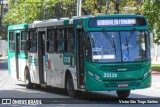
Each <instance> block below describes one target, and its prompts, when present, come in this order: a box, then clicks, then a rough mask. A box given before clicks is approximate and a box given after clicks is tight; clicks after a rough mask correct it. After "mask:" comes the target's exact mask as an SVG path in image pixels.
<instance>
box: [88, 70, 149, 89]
mask: <svg viewBox="0 0 160 107" xmlns="http://www.w3.org/2000/svg"><path fill="white" fill-rule="evenodd" d="M150 86H151V73H150V74H148V76H147V77H146V78H143V79H141V80H130V81H101V80H96V79H94V78H92V77H90V76H89V75H87V78H86V91H115V90H134V89H143V88H148V87H150Z"/></svg>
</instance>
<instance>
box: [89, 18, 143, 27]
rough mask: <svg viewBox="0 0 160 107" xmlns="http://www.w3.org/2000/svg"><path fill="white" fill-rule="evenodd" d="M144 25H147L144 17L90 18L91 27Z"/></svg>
mask: <svg viewBox="0 0 160 107" xmlns="http://www.w3.org/2000/svg"><path fill="white" fill-rule="evenodd" d="M144 25H146V22H145V20H144V18H93V19H90V20H89V27H109V26H144Z"/></svg>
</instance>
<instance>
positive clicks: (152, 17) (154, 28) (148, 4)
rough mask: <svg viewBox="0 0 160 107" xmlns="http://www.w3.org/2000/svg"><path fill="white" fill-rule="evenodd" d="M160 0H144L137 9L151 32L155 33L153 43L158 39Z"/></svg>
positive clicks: (159, 35)
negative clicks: (145, 18)
mask: <svg viewBox="0 0 160 107" xmlns="http://www.w3.org/2000/svg"><path fill="white" fill-rule="evenodd" d="M159 8H160V0H145V1H144V3H143V6H141V7H139V10H140V11H141V13H142V14H144V15H145V16H146V17H147V19H148V23H149V27H150V30H151V32H154V33H155V38H154V39H155V43H158V41H159V40H160V9H159Z"/></svg>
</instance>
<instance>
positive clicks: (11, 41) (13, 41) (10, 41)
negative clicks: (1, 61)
mask: <svg viewBox="0 0 160 107" xmlns="http://www.w3.org/2000/svg"><path fill="white" fill-rule="evenodd" d="M11 33H13V35H12V37H13V40H11V39H10V38H11V35H10V34H11ZM11 43H13V44H12V45H13V49H12V50H11ZM9 52H15V33H14V31H9Z"/></svg>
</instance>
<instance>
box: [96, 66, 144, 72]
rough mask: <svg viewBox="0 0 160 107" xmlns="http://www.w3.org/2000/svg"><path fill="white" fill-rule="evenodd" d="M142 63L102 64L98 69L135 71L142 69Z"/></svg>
mask: <svg viewBox="0 0 160 107" xmlns="http://www.w3.org/2000/svg"><path fill="white" fill-rule="evenodd" d="M143 68H144V66H142V65H108V66H106V65H102V66H101V67H100V68H99V69H100V70H103V71H108V72H122V71H137V70H141V69H143Z"/></svg>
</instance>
